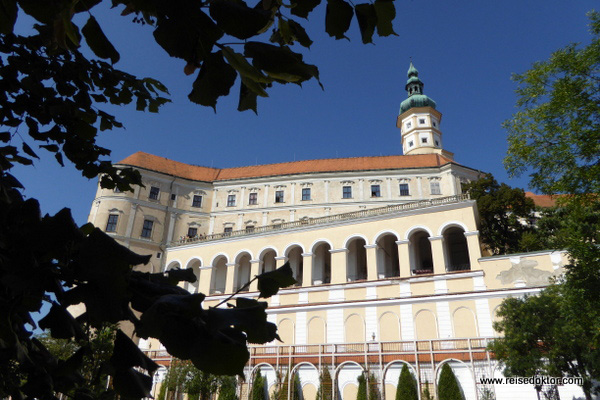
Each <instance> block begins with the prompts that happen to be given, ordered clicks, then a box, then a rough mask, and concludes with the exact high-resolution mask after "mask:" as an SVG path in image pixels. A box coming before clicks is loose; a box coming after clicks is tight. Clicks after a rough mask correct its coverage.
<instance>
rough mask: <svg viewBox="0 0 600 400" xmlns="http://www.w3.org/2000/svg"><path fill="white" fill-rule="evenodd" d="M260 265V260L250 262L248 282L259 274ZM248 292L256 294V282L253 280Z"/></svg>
mask: <svg viewBox="0 0 600 400" xmlns="http://www.w3.org/2000/svg"><path fill="white" fill-rule="evenodd" d="M260 264H261V261H260V260H250V280H252V279H254V277H255V276H256V275H258V274H259V273H260ZM248 290H250V291H251V292H256V291H257V290H258V281H257V280H255V281H254V282H252V283H251V284H250V288H249V289H248Z"/></svg>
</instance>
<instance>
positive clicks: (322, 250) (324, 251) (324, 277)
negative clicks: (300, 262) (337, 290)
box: [312, 242, 332, 285]
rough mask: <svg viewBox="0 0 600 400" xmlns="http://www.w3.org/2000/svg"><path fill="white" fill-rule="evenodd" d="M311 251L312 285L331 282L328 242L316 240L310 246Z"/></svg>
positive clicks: (329, 246) (329, 247)
mask: <svg viewBox="0 0 600 400" xmlns="http://www.w3.org/2000/svg"><path fill="white" fill-rule="evenodd" d="M312 249H313V250H312V253H313V270H312V277H313V285H321V284H326V283H330V282H331V253H330V252H329V251H330V250H331V249H332V247H331V244H329V242H318V243H316V244H315V245H314V246H313V248H312Z"/></svg>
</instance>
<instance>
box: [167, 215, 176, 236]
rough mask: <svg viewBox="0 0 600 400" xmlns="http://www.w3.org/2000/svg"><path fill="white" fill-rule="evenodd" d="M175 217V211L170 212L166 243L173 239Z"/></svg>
mask: <svg viewBox="0 0 600 400" xmlns="http://www.w3.org/2000/svg"><path fill="white" fill-rule="evenodd" d="M176 219H177V213H171V218H170V219H169V233H167V243H171V242H172V241H173V231H174V230H175V220H176Z"/></svg>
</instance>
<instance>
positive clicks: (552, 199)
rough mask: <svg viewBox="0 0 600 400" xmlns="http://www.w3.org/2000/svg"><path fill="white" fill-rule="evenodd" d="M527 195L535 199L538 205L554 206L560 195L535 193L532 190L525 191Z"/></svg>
mask: <svg viewBox="0 0 600 400" xmlns="http://www.w3.org/2000/svg"><path fill="white" fill-rule="evenodd" d="M525 196H526V197H529V198H530V199H532V200H533V202H534V203H535V205H536V206H538V207H554V206H555V205H556V200H557V198H558V196H551V195H548V194H535V193H532V192H525Z"/></svg>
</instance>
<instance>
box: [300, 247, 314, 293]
mask: <svg viewBox="0 0 600 400" xmlns="http://www.w3.org/2000/svg"><path fill="white" fill-rule="evenodd" d="M302 257H303V258H302V268H303V270H302V286H312V284H313V283H312V269H313V268H312V264H313V253H302Z"/></svg>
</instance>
